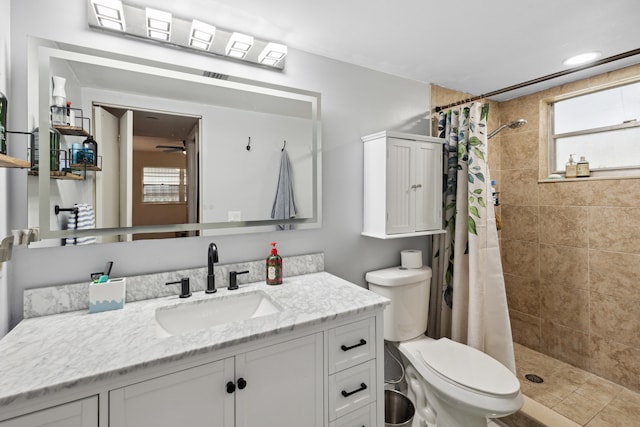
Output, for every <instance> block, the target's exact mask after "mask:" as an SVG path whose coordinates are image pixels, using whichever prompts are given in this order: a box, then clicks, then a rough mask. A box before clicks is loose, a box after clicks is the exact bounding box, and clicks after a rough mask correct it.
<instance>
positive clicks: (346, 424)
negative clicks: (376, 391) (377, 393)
mask: <svg viewBox="0 0 640 427" xmlns="http://www.w3.org/2000/svg"><path fill="white" fill-rule="evenodd" d="M376 426H377V424H376V404H375V403H372V404H370V405H368V406H365V407H364V408H360V409H358V410H356V411H353V412H349V413H348V414H346V415H345V416H344V417H340V418H338V419H337V420H335V421H332V422H330V423H329V427H376Z"/></svg>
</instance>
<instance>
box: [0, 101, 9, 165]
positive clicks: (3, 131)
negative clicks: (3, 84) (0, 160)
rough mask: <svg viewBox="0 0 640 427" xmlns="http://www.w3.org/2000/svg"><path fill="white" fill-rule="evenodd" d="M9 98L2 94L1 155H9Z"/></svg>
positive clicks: (0, 119) (0, 108)
mask: <svg viewBox="0 0 640 427" xmlns="http://www.w3.org/2000/svg"><path fill="white" fill-rule="evenodd" d="M7 104H8V101H7V97H6V96H4V93H2V92H0V154H7Z"/></svg>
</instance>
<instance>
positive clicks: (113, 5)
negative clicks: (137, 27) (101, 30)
mask: <svg viewBox="0 0 640 427" xmlns="http://www.w3.org/2000/svg"><path fill="white" fill-rule="evenodd" d="M91 8H92V9H93V13H94V14H95V16H96V19H97V20H98V23H99V24H100V26H102V27H105V28H109V29H111V30H118V31H124V30H125V25H124V12H123V10H122V2H121V1H120V0H91Z"/></svg>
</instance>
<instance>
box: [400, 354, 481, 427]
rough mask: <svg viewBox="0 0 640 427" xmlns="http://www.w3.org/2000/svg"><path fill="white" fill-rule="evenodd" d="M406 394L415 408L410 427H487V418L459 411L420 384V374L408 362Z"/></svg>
mask: <svg viewBox="0 0 640 427" xmlns="http://www.w3.org/2000/svg"><path fill="white" fill-rule="evenodd" d="M406 376H407V383H408V385H409V390H408V395H409V398H410V399H411V400H412V401H413V404H414V406H415V408H416V414H415V416H414V419H413V424H412V425H411V427H425V426H427V427H487V419H486V418H485V417H483V416H478V415H477V414H471V413H467V412H464V411H460V408H459V407H457V406H456V405H449V404H448V403H447V402H446V401H443V400H442V399H440V398H439V397H438V396H436V395H434V393H433V392H432V391H430V390H428V388H426V387H424V386H423V384H422V379H421V377H420V374H419V373H418V372H417V371H416V369H415V368H414V367H413V366H412V365H411V364H408V365H407V367H406Z"/></svg>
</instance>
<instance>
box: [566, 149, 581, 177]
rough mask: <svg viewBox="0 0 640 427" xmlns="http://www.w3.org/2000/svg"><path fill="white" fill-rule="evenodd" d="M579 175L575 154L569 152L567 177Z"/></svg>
mask: <svg viewBox="0 0 640 427" xmlns="http://www.w3.org/2000/svg"><path fill="white" fill-rule="evenodd" d="M577 176H578V165H577V164H576V162H575V161H574V160H573V154H569V161H568V162H567V164H566V165H565V168H564V177H565V178H576V177H577Z"/></svg>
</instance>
